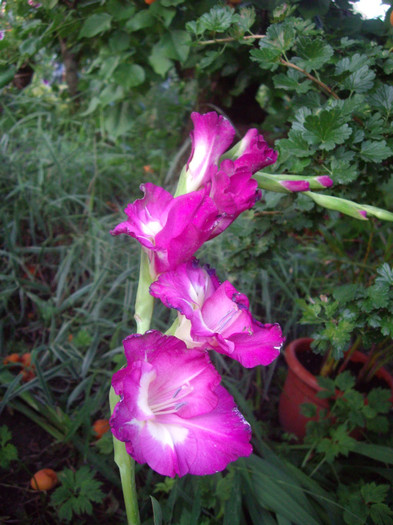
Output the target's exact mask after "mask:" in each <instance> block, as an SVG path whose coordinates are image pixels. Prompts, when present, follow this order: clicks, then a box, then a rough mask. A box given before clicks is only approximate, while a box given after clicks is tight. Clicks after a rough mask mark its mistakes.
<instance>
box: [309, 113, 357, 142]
mask: <svg viewBox="0 0 393 525" xmlns="http://www.w3.org/2000/svg"><path fill="white" fill-rule="evenodd" d="M341 122H342V119H341V117H340V114H339V112H338V111H337V110H331V111H328V110H322V111H321V112H320V113H319V114H317V115H310V116H308V117H306V120H305V122H304V128H305V130H306V131H305V133H304V138H305V139H306V140H307V142H309V144H313V145H315V146H318V147H319V148H320V149H323V150H327V151H329V150H332V149H333V148H334V147H335V145H336V144H342V143H343V142H344V141H345V140H346V139H347V138H348V137H349V136H350V135H351V133H352V130H351V128H350V127H349V126H348V124H342V123H341Z"/></svg>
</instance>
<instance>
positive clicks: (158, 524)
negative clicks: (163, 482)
mask: <svg viewBox="0 0 393 525" xmlns="http://www.w3.org/2000/svg"><path fill="white" fill-rule="evenodd" d="M150 500H151V504H152V507H153V520H154V521H153V523H154V525H162V510H161V506H160V504H159V502H158V501H157V500H156V498H155V497H153V496H150Z"/></svg>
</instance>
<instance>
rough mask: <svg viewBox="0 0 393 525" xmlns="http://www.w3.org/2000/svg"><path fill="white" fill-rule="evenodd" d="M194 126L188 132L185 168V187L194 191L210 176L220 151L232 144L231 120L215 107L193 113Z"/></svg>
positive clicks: (220, 153)
mask: <svg viewBox="0 0 393 525" xmlns="http://www.w3.org/2000/svg"><path fill="white" fill-rule="evenodd" d="M191 119H192V121H193V123H194V130H193V131H192V132H191V133H190V136H191V142H192V151H191V155H190V158H189V159H188V162H187V168H186V173H187V175H186V191H187V192H189V191H194V190H198V189H199V188H201V187H202V186H203V185H205V184H206V183H207V182H209V181H210V180H212V178H213V177H214V175H215V174H216V172H217V166H218V161H219V158H220V157H221V155H222V154H223V153H224V152H225V151H226V150H227V149H228V147H229V146H230V145H231V144H232V141H233V139H234V136H235V130H234V128H233V126H232V124H231V123H230V122H229V121H228V120H227V119H225V118H224V117H222V116H221V115H218V114H217V113H215V112H214V111H212V112H210V113H205V114H204V115H201V114H199V113H192V114H191Z"/></svg>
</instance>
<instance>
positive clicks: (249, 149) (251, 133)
mask: <svg viewBox="0 0 393 525" xmlns="http://www.w3.org/2000/svg"><path fill="white" fill-rule="evenodd" d="M239 146H240V149H239V150H238V152H237V157H238V158H237V159H236V160H235V163H236V166H247V167H248V169H250V170H251V171H252V173H255V172H256V171H259V170H261V169H262V168H266V166H270V164H274V163H275V162H276V160H277V155H278V153H277V151H274V150H272V149H271V148H270V147H269V145H268V144H267V142H266V141H265V139H264V138H263V136H262V135H261V134H260V133H259V132H258V130H257V129H255V128H253V129H249V130H248V131H247V133H246V134H245V135H244V137H243V139H242V140H241V141H240V144H239Z"/></svg>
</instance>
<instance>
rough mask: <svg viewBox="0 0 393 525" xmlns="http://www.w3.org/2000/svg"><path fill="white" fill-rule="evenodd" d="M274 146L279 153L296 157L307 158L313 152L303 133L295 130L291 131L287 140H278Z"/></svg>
mask: <svg viewBox="0 0 393 525" xmlns="http://www.w3.org/2000/svg"><path fill="white" fill-rule="evenodd" d="M276 146H277V147H278V148H279V150H280V151H282V152H285V153H289V154H290V155H295V156H296V157H309V156H311V155H313V153H314V151H315V150H314V148H312V147H311V146H310V145H309V143H308V142H307V141H306V140H305V138H304V136H303V132H302V131H300V130H296V129H291V131H290V132H289V133H288V138H287V139H281V140H278V141H277V142H276Z"/></svg>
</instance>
